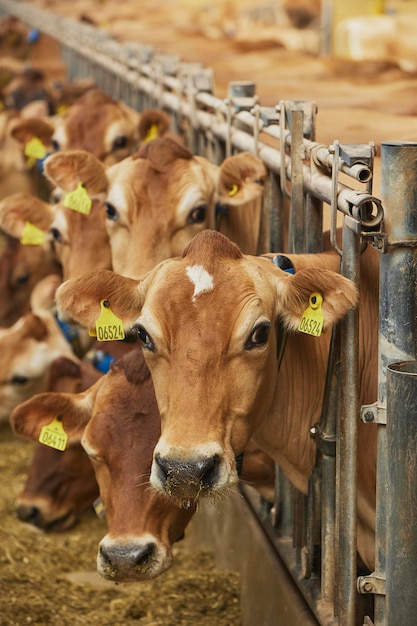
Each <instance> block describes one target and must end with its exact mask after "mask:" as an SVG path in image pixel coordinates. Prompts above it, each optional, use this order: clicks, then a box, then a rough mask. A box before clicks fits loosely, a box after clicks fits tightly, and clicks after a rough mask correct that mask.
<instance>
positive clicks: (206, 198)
mask: <svg viewBox="0 0 417 626" xmlns="http://www.w3.org/2000/svg"><path fill="white" fill-rule="evenodd" d="M45 172H46V175H47V176H48V177H49V179H50V180H51V181H52V182H53V183H54V184H55V185H56V186H57V187H60V188H61V189H63V190H64V191H65V192H72V191H74V189H75V188H76V186H77V185H78V184H79V183H80V182H81V183H83V185H84V186H85V188H86V190H87V192H88V194H89V196H90V197H91V198H94V199H97V200H103V198H105V213H106V229H107V233H108V236H109V239H110V245H111V254H112V266H113V269H114V270H115V271H117V272H118V273H120V274H123V275H126V276H133V277H138V276H142V275H143V274H145V273H146V272H147V271H149V270H150V269H152V268H153V267H154V266H155V265H156V264H157V263H159V262H160V261H162V260H164V259H167V258H171V257H173V256H178V255H180V254H182V251H183V249H184V247H185V246H186V245H188V243H189V242H190V241H191V239H192V238H193V237H194V236H195V235H196V234H197V233H198V232H200V231H201V230H203V229H205V228H210V227H214V225H215V223H216V222H217V223H218V225H219V228H220V229H222V230H223V231H224V232H225V234H227V235H228V236H230V238H231V239H233V240H234V241H236V242H237V243H238V244H239V245H240V246H241V248H242V250H243V251H244V252H248V253H256V251H257V246H258V238H259V227H260V219H261V210H262V197H263V183H264V180H265V175H266V174H265V168H264V166H263V164H262V162H261V161H260V160H259V159H258V158H256V157H254V156H252V155H250V154H248V153H244V154H239V155H234V156H232V157H229V158H228V159H226V160H225V161H224V163H223V164H222V166H221V167H220V168H219V167H217V166H214V165H212V164H211V163H209V161H207V160H206V159H204V158H202V157H193V155H192V154H191V153H190V152H189V151H188V150H187V149H186V148H185V147H184V146H183V145H180V144H179V143H178V142H176V141H174V140H173V139H171V138H169V137H168V138H162V139H160V138H157V139H154V140H152V141H150V142H148V143H146V144H145V145H144V146H142V148H141V149H140V150H139V151H138V152H137V153H136V154H135V155H134V156H132V157H130V158H127V159H124V160H123V161H122V162H120V163H117V164H115V165H113V166H112V167H110V168H107V169H106V168H105V167H104V166H103V164H102V163H100V162H99V161H98V160H97V159H95V158H94V157H93V156H92V155H88V154H87V153H83V152H82V151H65V152H62V153H61V154H59V153H58V154H55V155H52V156H50V157H48V159H47V160H46V162H45Z"/></svg>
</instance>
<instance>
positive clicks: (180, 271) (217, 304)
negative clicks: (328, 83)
mask: <svg viewBox="0 0 417 626" xmlns="http://www.w3.org/2000/svg"><path fill="white" fill-rule="evenodd" d="M310 256H311V263H312V264H314V263H318V264H319V267H320V270H319V271H318V270H315V269H302V270H300V271H298V272H297V273H296V274H295V275H289V274H286V273H285V272H283V271H282V270H279V269H278V268H276V267H275V266H274V265H273V264H271V263H269V262H268V261H267V260H265V259H261V258H256V257H255V258H254V257H250V256H245V255H242V253H241V252H240V250H239V249H238V248H237V246H235V245H234V244H232V243H231V242H230V241H229V240H228V239H227V238H226V237H224V236H222V235H220V234H219V233H217V232H215V231H208V230H207V231H203V232H202V233H200V235H198V236H197V237H195V238H194V240H193V242H192V243H191V244H190V246H189V247H188V248H187V249H186V251H185V252H184V255H183V258H181V259H176V260H169V261H165V262H163V263H161V264H160V265H159V266H158V267H157V268H155V270H154V271H153V272H150V273H149V274H148V275H147V276H145V278H144V279H143V280H141V281H135V280H132V279H128V278H123V277H120V276H117V275H114V274H113V275H112V274H111V272H104V273H101V274H100V273H99V274H93V275H88V276H83V277H81V278H80V279H78V280H75V281H69V282H68V283H64V284H63V285H62V286H61V287H60V289H59V290H58V293H57V302H58V305H59V307H60V308H61V309H63V310H64V312H65V313H66V314H68V315H69V316H70V317H72V318H73V319H75V320H76V321H78V322H80V323H83V324H84V325H86V326H88V327H93V326H94V323H95V320H96V319H97V318H98V316H99V313H100V301H101V300H102V299H107V300H108V301H109V303H110V306H111V308H112V310H113V312H114V313H115V314H116V315H117V316H118V317H119V318H120V319H121V320H122V321H123V323H124V324H125V325H126V326H129V325H130V326H131V325H136V327H137V329H138V335H139V338H140V339H141V341H142V344H143V350H144V354H145V357H146V360H147V363H148V365H149V368H150V370H151V373H152V378H153V382H154V385H155V391H156V397H157V399H158V406H159V410H160V413H161V419H162V434H161V437H160V439H159V442H158V444H157V446H156V448H155V452H154V460H153V465H152V473H151V484H152V486H153V487H154V488H155V489H156V490H157V491H159V492H161V493H165V494H168V495H170V496H171V497H173V498H175V499H176V500H177V501H178V502H179V503H180V504H182V505H185V506H189V505H190V504H192V503H194V501H195V500H196V499H197V498H198V497H199V496H201V495H215V494H216V493H219V492H220V491H222V490H224V489H225V488H227V487H228V486H230V485H232V484H233V483H235V482H236V480H237V473H236V466H235V455H237V454H239V453H240V452H242V450H243V448H244V447H245V445H246V444H247V442H248V441H249V439H250V438H251V437H252V435H253V434H254V433H255V432H256V430H257V429H258V427H259V426H260V423H261V422H262V420H266V419H267V416H268V414H269V412H270V411H271V405H272V403H273V400H274V398H275V396H276V393H277V382H276V371H277V356H276V334H275V323H276V321H277V319H278V318H280V319H282V323H283V324H285V325H286V326H287V327H288V329H289V330H290V331H291V330H292V331H295V330H296V329H297V328H298V325H299V323H300V320H301V317H302V314H303V312H304V311H305V309H306V308H307V307H308V304H309V300H310V296H311V294H312V293H314V292H319V293H320V294H321V296H322V298H323V305H322V314H323V318H324V328H325V329H326V328H328V327H329V326H331V325H332V324H333V323H334V322H335V321H337V320H338V319H340V317H341V316H343V315H344V314H345V313H346V312H347V311H348V309H349V308H351V307H352V306H354V305H355V303H356V299H357V292H356V289H355V287H354V286H353V284H352V283H351V282H350V281H348V280H347V279H345V278H343V277H342V276H340V275H338V274H336V273H335V272H332V271H329V270H326V269H321V267H322V266H320V261H319V260H318V259H320V258H321V257H320V255H314V256H313V255H310ZM318 341H320V339H319V340H318Z"/></svg>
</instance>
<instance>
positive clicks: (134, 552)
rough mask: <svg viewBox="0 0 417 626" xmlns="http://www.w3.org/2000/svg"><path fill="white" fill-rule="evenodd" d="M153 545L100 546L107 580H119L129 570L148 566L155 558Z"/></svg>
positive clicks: (100, 554)
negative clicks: (150, 560) (151, 559)
mask: <svg viewBox="0 0 417 626" xmlns="http://www.w3.org/2000/svg"><path fill="white" fill-rule="evenodd" d="M154 551H155V545H154V544H153V543H145V544H143V545H142V544H136V545H135V544H132V545H117V544H116V545H108V546H106V545H100V547H99V558H100V561H101V564H102V568H103V571H104V573H105V575H106V577H107V578H117V577H118V576H119V575H121V574H122V573H127V572H129V570H132V571H135V570H136V569H139V570H140V568H141V567H143V566H144V565H146V563H147V562H148V560H149V559H150V558H151V557H152V556H153V554H154Z"/></svg>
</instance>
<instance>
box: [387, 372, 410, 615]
mask: <svg viewBox="0 0 417 626" xmlns="http://www.w3.org/2000/svg"><path fill="white" fill-rule="evenodd" d="M387 444H388V445H387V449H388V485H387V491H388V492H389V498H388V505H387V527H388V528H389V529H390V531H391V532H390V535H389V541H387V582H386V614H387V624H388V625H389V626H400V624H401V625H402V624H415V623H416V616H417V594H416V590H415V584H416V580H417V497H416V484H415V477H416V473H417V362H416V361H409V362H402V363H395V364H392V365H389V366H388V370H387Z"/></svg>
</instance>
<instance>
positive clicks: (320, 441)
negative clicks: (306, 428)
mask: <svg viewBox="0 0 417 626" xmlns="http://www.w3.org/2000/svg"><path fill="white" fill-rule="evenodd" d="M310 434H311V436H312V437H314V440H315V442H316V446H317V449H318V450H319V452H321V453H322V454H325V455H326V456H336V439H335V437H329V436H328V435H325V434H324V433H323V431H322V429H321V426H320V424H316V425H315V426H313V427H312V428H310Z"/></svg>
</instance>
